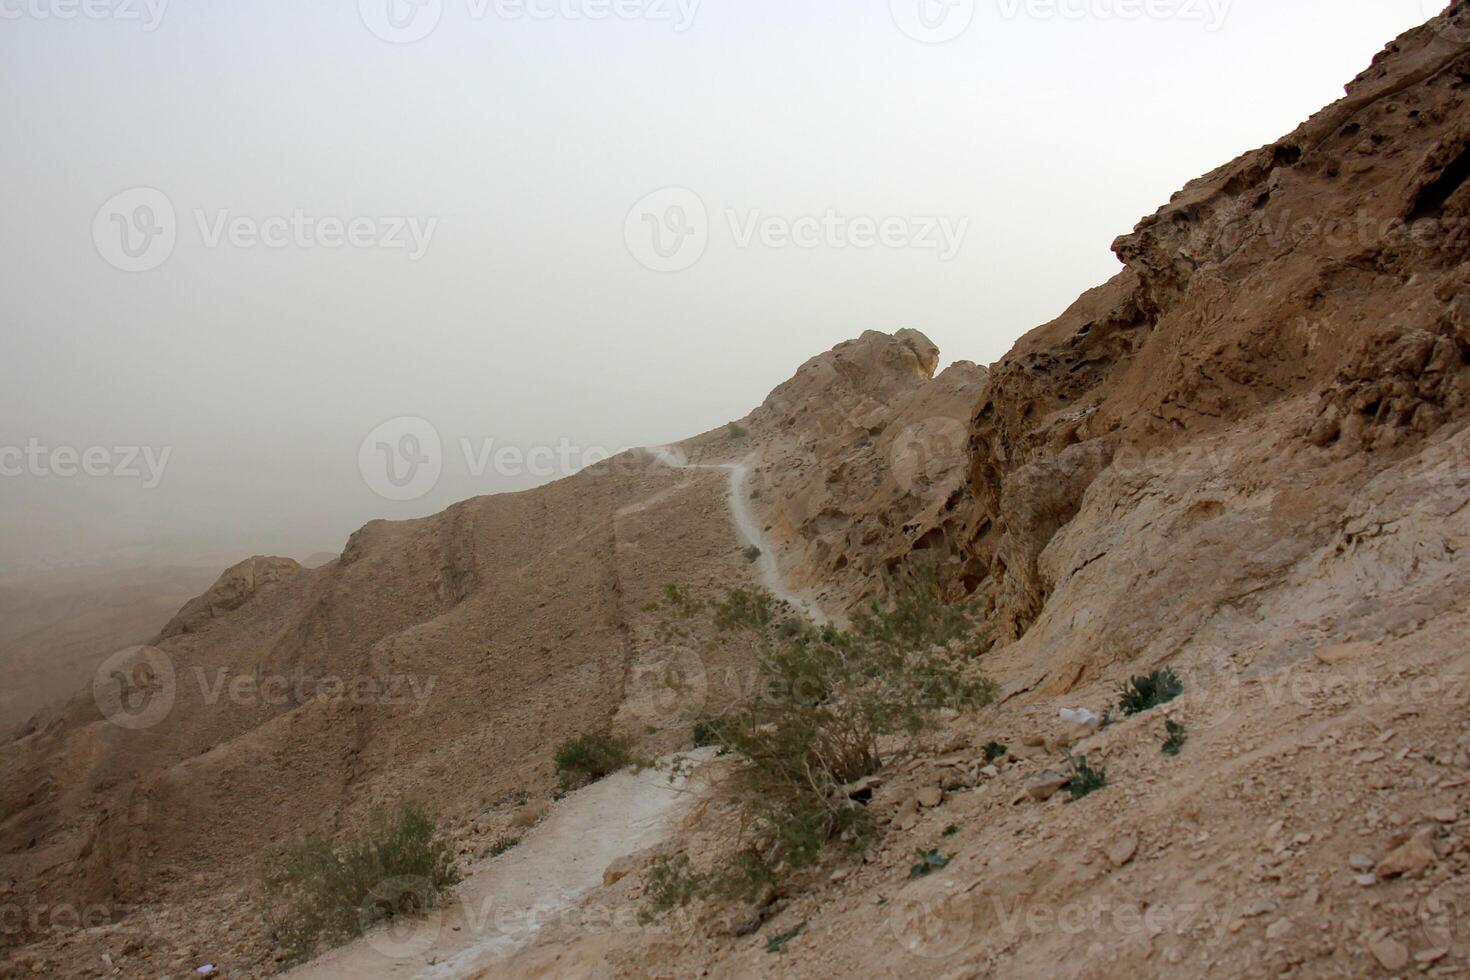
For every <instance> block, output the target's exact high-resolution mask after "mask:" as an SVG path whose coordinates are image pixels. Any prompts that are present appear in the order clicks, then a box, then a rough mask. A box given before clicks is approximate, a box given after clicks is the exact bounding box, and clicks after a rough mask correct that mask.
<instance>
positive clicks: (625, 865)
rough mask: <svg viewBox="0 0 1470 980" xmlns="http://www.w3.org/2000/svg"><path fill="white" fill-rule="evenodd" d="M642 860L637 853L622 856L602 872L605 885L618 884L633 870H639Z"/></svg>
mask: <svg viewBox="0 0 1470 980" xmlns="http://www.w3.org/2000/svg"><path fill="white" fill-rule="evenodd" d="M641 864H642V861H640V860H639V859H638V858H637V856H635V855H628V856H626V857H620V858H618V859H617V860H616V861H614V862H613V863H612V864H609V865H608V866H607V868H606V869H605V870H604V871H603V872H602V883H603V884H604V885H608V886H611V885H616V884H617V883H618V882H620V881H622V880H623V879H624V878H626V877H628V876H629V875H630V874H632V873H633V872H635V871H637V870H638V868H639V867H640V865H641Z"/></svg>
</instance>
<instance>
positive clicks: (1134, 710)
mask: <svg viewBox="0 0 1470 980" xmlns="http://www.w3.org/2000/svg"><path fill="white" fill-rule="evenodd" d="M1182 693H1184V682H1183V681H1181V680H1180V679H1179V677H1178V675H1176V674H1175V673H1174V671H1172V670H1170V669H1169V668H1167V667H1166V668H1164V669H1163V670H1156V671H1153V672H1152V673H1149V674H1143V675H1140V676H1137V677H1134V678H1132V679H1131V680H1130V681H1129V682H1128V683H1127V684H1124V685H1123V686H1122V688H1120V689H1119V691H1118V695H1119V700H1118V707H1119V708H1120V709H1121V710H1122V712H1123V714H1125V715H1129V716H1132V715H1137V714H1142V713H1143V712H1145V711H1148V710H1150V709H1151V708H1157V707H1158V706H1159V705H1161V704H1168V703H1169V702H1170V701H1173V700H1174V699H1175V698H1177V697H1178V696H1179V695H1180V694H1182Z"/></svg>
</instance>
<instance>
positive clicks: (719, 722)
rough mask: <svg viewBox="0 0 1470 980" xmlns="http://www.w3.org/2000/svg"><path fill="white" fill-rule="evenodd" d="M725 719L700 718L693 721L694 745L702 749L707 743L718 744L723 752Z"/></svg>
mask: <svg viewBox="0 0 1470 980" xmlns="http://www.w3.org/2000/svg"><path fill="white" fill-rule="evenodd" d="M724 733H725V719H723V718H701V719H699V720H698V721H696V722H695V723H694V747H695V748H696V749H702V748H704V747H706V746H709V745H715V746H719V748H720V751H721V753H722V754H723V752H724V749H725V742H724Z"/></svg>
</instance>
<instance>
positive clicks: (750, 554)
mask: <svg viewBox="0 0 1470 980" xmlns="http://www.w3.org/2000/svg"><path fill="white" fill-rule="evenodd" d="M741 554H743V555H744V556H745V560H746V561H748V562H751V563H752V564H754V563H755V562H758V561H760V557H761V550H760V548H758V547H756V546H755V545H751V546H750V547H749V548H746V549H745V550H744V551H742V552H741Z"/></svg>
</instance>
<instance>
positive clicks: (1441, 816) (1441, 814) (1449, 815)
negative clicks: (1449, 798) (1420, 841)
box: [1429, 806, 1460, 823]
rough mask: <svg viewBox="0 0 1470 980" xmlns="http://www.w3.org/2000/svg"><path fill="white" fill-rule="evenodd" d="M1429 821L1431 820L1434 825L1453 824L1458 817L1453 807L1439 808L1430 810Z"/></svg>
mask: <svg viewBox="0 0 1470 980" xmlns="http://www.w3.org/2000/svg"><path fill="white" fill-rule="evenodd" d="M1429 819H1430V820H1433V821H1434V822H1435V823H1454V822H1455V821H1456V820H1459V819H1460V815H1459V814H1458V813H1456V812H1455V808H1454V807H1452V806H1446V807H1441V808H1439V809H1438V810H1430V811H1429Z"/></svg>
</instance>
